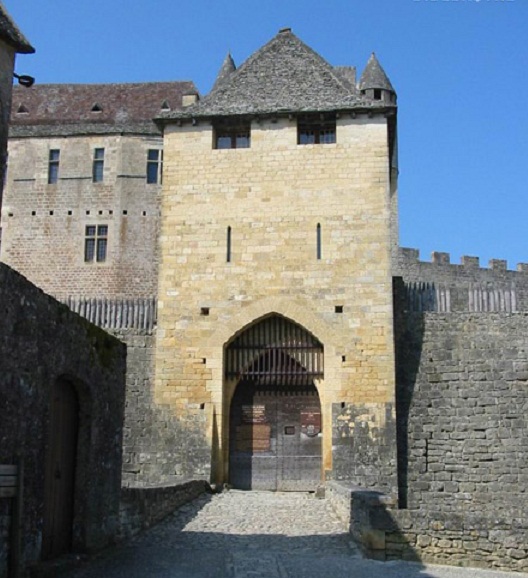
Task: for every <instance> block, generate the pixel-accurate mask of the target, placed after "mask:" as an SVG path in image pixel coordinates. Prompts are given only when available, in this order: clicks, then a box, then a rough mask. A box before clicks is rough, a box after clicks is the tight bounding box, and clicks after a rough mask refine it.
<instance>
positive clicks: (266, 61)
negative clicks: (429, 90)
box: [157, 28, 391, 122]
mask: <svg viewBox="0 0 528 578" xmlns="http://www.w3.org/2000/svg"><path fill="white" fill-rule="evenodd" d="M352 71H353V69H351V68H349V67H348V68H343V67H339V68H335V67H333V66H331V65H330V64H329V63H328V62H327V61H326V60H324V59H323V58H322V57H321V56H319V55H318V54H317V53H316V52H315V51H314V50H312V49H311V48H310V47H309V46H307V45H306V44H304V43H303V42H302V41H301V40H300V39H299V38H297V36H295V35H294V34H293V33H292V32H291V30H290V29H289V28H288V29H284V30H281V31H280V32H279V33H278V34H277V35H276V36H275V37H274V38H273V39H272V40H271V41H270V42H268V43H267V44H266V45H265V46H263V47H262V48H261V49H260V50H258V51H257V52H255V53H254V54H253V55H252V56H250V57H249V58H248V59H247V60H246V61H245V62H244V64H242V65H241V66H240V67H239V68H237V69H236V70H235V71H233V72H231V74H229V76H228V77H227V78H225V79H224V80H223V81H222V82H221V83H216V84H215V87H214V90H212V91H211V92H210V93H209V94H208V95H207V96H206V97H205V98H204V99H202V100H201V101H199V102H198V103H196V104H194V105H192V106H189V107H187V108H185V109H184V110H181V111H176V112H168V113H165V114H162V115H160V116H159V117H158V119H157V120H159V121H161V122H163V121H167V120H171V119H185V118H199V117H215V116H228V115H266V114H284V113H296V112H325V111H338V110H339V111H345V110H353V109H386V108H391V105H388V104H387V103H384V102H380V101H374V100H372V99H370V98H367V97H365V96H362V95H361V94H360V93H359V92H358V91H357V89H356V86H355V83H354V82H353V81H351V80H352V78H355V73H353V72H352Z"/></svg>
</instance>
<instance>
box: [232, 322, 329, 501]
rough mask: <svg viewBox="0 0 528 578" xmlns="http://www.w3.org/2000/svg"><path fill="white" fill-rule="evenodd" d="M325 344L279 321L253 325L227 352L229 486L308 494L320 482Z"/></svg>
mask: <svg viewBox="0 0 528 578" xmlns="http://www.w3.org/2000/svg"><path fill="white" fill-rule="evenodd" d="M323 353H324V351H323V345H322V344H321V343H320V342H319V340H318V339H317V338H316V337H314V336H313V335H312V334H311V333H309V332H308V331H307V330H306V329H304V328H303V327H302V326H300V325H298V324H297V323H294V322H293V321H290V320H289V319H287V318H285V317H282V316H280V315H272V316H269V317H266V318H264V319H261V320H260V321H258V322H256V323H255V324H253V325H252V326H250V327H249V328H248V329H246V330H245V331H244V332H242V333H241V334H240V335H238V336H237V337H236V338H235V339H234V340H233V341H232V342H231V343H230V344H229V345H228V346H227V348H226V359H225V368H226V372H225V373H226V379H230V380H233V379H236V380H238V383H237V386H236V390H235V393H234V395H233V398H232V401H231V407H230V412H229V416H230V417H229V439H230V443H229V482H230V483H231V484H232V485H233V486H234V487H236V488H240V489H247V490H250V489H258V490H280V491H289V490H291V491H313V490H315V489H316V488H317V486H318V485H319V484H320V483H321V478H322V426H323V424H322V418H321V403H320V400H319V393H318V391H317V388H316V385H315V380H317V379H321V378H322V377H323V374H324V368H323V358H324V355H323Z"/></svg>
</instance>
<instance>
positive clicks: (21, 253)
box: [1, 135, 162, 299]
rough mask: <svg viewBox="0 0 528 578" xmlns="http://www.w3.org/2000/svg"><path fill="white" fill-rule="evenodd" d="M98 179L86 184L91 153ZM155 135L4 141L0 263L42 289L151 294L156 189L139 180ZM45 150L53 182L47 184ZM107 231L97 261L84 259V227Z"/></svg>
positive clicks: (60, 293) (157, 144)
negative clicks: (53, 154)
mask: <svg viewBox="0 0 528 578" xmlns="http://www.w3.org/2000/svg"><path fill="white" fill-rule="evenodd" d="M96 147H97V148H104V149H105V153H104V178H103V182H100V183H94V182H92V162H93V156H94V148H96ZM151 148H152V149H161V148H162V141H161V137H160V136H132V135H99V136H87V135H82V136H75V135H72V136H69V137H67V138H61V137H49V138H44V137H40V138H37V137H35V138H11V139H10V142H9V170H8V179H7V186H6V190H5V193H4V206H3V209H2V229H3V232H2V247H1V258H2V261H4V262H5V263H7V264H9V265H10V266H12V267H13V268H15V269H17V270H18V271H20V272H21V273H22V274H23V275H25V276H27V277H28V279H30V280H31V281H32V282H33V283H35V284H36V285H37V286H39V287H41V288H42V289H43V290H45V291H46V292H48V293H50V294H52V295H54V296H55V297H57V298H59V299H63V298H64V297H66V296H68V295H83V296H86V297H100V296H104V297H107V298H112V297H123V296H126V297H128V298H134V297H147V296H151V295H155V294H156V285H157V252H156V246H157V241H156V240H157V236H158V227H159V195H160V189H161V185H160V184H147V183H146V165H147V151H148V149H151ZM50 149H58V150H60V161H59V178H58V182H57V183H56V184H48V162H49V151H50ZM87 225H107V226H108V248H107V257H106V260H105V261H104V262H100V263H98V262H89V263H86V262H85V261H84V244H85V227H86V226H87Z"/></svg>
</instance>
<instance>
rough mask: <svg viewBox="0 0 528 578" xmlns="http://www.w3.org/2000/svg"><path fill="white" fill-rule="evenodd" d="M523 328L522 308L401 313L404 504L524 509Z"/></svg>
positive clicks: (527, 391)
mask: <svg viewBox="0 0 528 578" xmlns="http://www.w3.org/2000/svg"><path fill="white" fill-rule="evenodd" d="M527 329H528V314H527V313H526V312H523V313H512V314H500V313H457V314H434V313H426V314H419V313H414V314H410V313H408V314H402V313H400V315H399V316H398V319H397V321H396V344H397V345H396V348H397V352H398V355H397V359H398V361H397V396H396V397H397V403H398V412H397V413H398V444H399V456H400V462H399V470H400V491H401V494H400V500H401V502H402V505H407V506H408V507H409V508H419V507H422V506H427V507H436V508H440V509H442V510H443V511H448V510H454V511H456V510H462V511H471V510H474V509H478V510H479V511H481V512H482V511H490V510H492V511H495V510H496V511H499V510H500V511H501V512H502V513H503V514H505V513H506V512H511V513H512V514H513V513H514V512H516V513H518V512H519V508H522V506H521V504H523V502H524V501H525V500H524V497H525V495H526V491H527V489H528V461H527V460H526V440H527V439H528V437H527V436H528V420H527V418H526V415H525V413H526V412H525V408H526V404H527V403H528V385H527V384H528V361H527V359H528V331H527ZM525 516H528V511H526V512H525Z"/></svg>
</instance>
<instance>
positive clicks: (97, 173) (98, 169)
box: [92, 148, 105, 183]
mask: <svg viewBox="0 0 528 578" xmlns="http://www.w3.org/2000/svg"><path fill="white" fill-rule="evenodd" d="M104 153H105V150H104V148H97V149H94V157H93V168H92V180H93V182H94V183H101V182H103V172H104Z"/></svg>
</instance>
